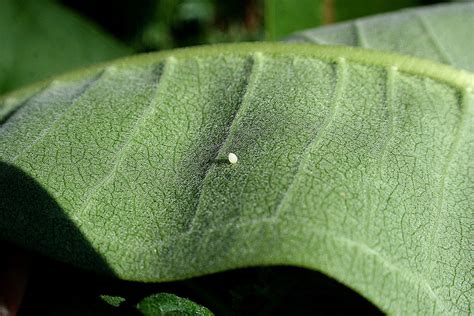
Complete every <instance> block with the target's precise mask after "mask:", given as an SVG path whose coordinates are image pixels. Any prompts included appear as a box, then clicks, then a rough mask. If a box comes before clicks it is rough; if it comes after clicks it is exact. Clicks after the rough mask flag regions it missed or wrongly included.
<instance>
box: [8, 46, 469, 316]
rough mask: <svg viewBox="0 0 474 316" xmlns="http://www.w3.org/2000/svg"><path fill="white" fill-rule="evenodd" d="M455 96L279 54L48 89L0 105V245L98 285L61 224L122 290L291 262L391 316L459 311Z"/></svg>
mask: <svg viewBox="0 0 474 316" xmlns="http://www.w3.org/2000/svg"><path fill="white" fill-rule="evenodd" d="M473 86H474V75H472V74H470V73H467V72H463V71H458V70H455V69H453V68H452V67H449V66H445V65H442V64H438V63H435V62H432V61H428V60H421V59H415V58H411V57H407V56H400V55H396V54H388V53H382V52H377V51H370V50H364V49H356V48H344V47H326V46H316V45H291V44H239V45H221V46H211V47H202V48H193V49H184V50H175V51H169V52H163V53H158V54H149V55H144V56H138V57H132V58H128V59H122V60H120V61H117V62H115V63H113V64H109V65H103V66H99V67H96V68H91V69H88V70H84V71H83V72H76V73H73V74H70V75H67V76H62V77H59V78H57V79H56V80H55V81H52V82H50V83H49V84H39V85H37V86H35V87H31V88H28V89H26V90H22V91H19V92H17V93H16V94H12V95H10V96H9V97H8V98H4V99H2V100H1V101H0V104H1V103H8V104H9V105H10V106H9V109H10V112H6V111H5V112H4V115H3V121H4V123H3V125H2V126H1V128H0V148H1V150H0V161H2V162H3V163H2V164H1V168H0V185H1V186H2V188H0V209H2V212H0V239H6V240H12V241H14V242H16V243H17V244H20V245H22V246H24V247H27V248H30V249H35V250H37V251H40V252H42V253H44V254H47V255H49V256H52V257H54V258H57V259H59V260H62V261H65V262H71V263H74V264H76V265H80V266H82V267H85V268H88V269H95V270H100V271H103V269H102V268H101V267H98V266H97V260H91V261H89V256H90V254H88V253H84V252H83V251H84V248H82V247H78V246H76V245H77V244H78V241H77V238H76V237H74V239H73V240H70V234H71V233H70V231H71V230H70V229H65V230H62V226H61V225H58V222H57V219H58V218H59V217H60V216H64V215H66V216H67V217H68V218H69V220H70V221H71V222H72V223H74V224H75V225H76V226H77V227H78V230H79V231H80V232H82V234H83V236H84V239H85V240H87V241H88V242H89V243H90V246H91V247H92V249H94V250H95V251H96V252H97V253H98V254H100V255H101V256H102V257H103V259H104V261H105V262H107V264H108V267H109V268H110V269H111V270H112V271H113V272H114V273H115V275H116V276H118V277H120V278H123V279H128V280H141V281H167V280H177V279H183V278H188V277H191V276H197V275H202V274H207V273H213V272H217V271H224V270H227V269H234V268H238V267H246V266H257V265H295V266H302V267H307V268H311V269H315V270H319V271H322V272H324V273H325V274H327V275H329V276H332V277H334V278H336V279H337V280H339V281H340V282H343V283H344V284H346V285H348V286H350V287H351V288H353V289H355V290H356V291H358V292H359V293H361V294H362V295H364V296H365V297H367V298H369V299H370V300H371V301H373V302H374V303H376V304H377V305H378V306H379V307H380V308H381V309H382V310H384V311H387V312H390V313H393V314H417V313H418V314H419V313H422V314H440V315H446V314H458V313H459V314H470V312H471V311H472V309H471V308H472V307H471V304H472V299H471V295H470V294H469V293H470V291H471V285H470V282H469V279H470V277H469V275H470V271H471V268H472V264H471V263H472V252H470V239H471V236H472V227H473V225H472V214H471V213H472V206H473V197H474V186H473V185H472V184H473V178H472V172H471V170H472V169H473V168H474V163H473V160H472V159H471V157H472V156H473V155H474V146H473V143H474V121H473V120H474V116H473V106H474V95H473V93H472V87H473ZM12 104H13V105H12ZM12 109H13V110H12ZM230 152H232V153H235V154H236V155H237V157H238V162H237V163H236V164H230V163H229V162H228V160H227V157H228V154H229V153H230ZM15 170H17V171H16V172H15ZM7 171H8V172H7ZM16 173H24V174H26V175H28V176H29V177H31V179H32V180H34V181H35V183H36V184H37V186H38V187H40V188H41V189H42V190H44V191H46V192H47V193H48V194H49V196H50V201H49V202H48V201H43V200H44V198H43V199H42V200H41V201H38V199H37V198H36V196H37V195H36V194H34V193H33V190H31V189H25V188H24V186H23V181H22V180H21V179H22V177H19V176H18V177H17V176H16ZM28 188H29V187H28ZM48 203H49V204H48ZM49 205H56V206H57V208H56V207H54V208H53V207H52V206H49ZM56 210H60V212H63V213H64V215H62V214H57V213H55V212H56ZM60 223H62V222H60Z"/></svg>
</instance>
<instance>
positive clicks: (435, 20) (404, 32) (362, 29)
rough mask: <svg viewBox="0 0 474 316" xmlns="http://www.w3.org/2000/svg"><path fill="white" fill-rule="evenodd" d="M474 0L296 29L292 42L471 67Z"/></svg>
mask: <svg viewBox="0 0 474 316" xmlns="http://www.w3.org/2000/svg"><path fill="white" fill-rule="evenodd" d="M473 16H474V3H472V2H471V3H460V4H443V5H436V6H431V7H421V8H416V9H406V10H402V11H399V12H396V13H389V14H383V15H376V16H373V17H368V18H363V19H358V20H354V21H351V22H346V23H340V24H335V25H330V26H325V27H321V28H317V29H314V30H307V31H303V32H299V33H296V34H295V35H293V36H292V37H290V38H289V39H288V40H289V41H291V42H294V41H296V42H311V43H317V44H328V45H349V46H360V47H365V48H372V49H377V50H385V51H394V52H398V53H402V54H407V55H412V56H417V57H422V58H428V59H432V60H435V61H439V62H443V63H446V64H450V65H453V66H456V67H459V68H463V69H467V70H469V71H474V36H473V34H472V30H473V29H474V18H473Z"/></svg>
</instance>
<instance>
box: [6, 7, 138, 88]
mask: <svg viewBox="0 0 474 316" xmlns="http://www.w3.org/2000/svg"><path fill="white" fill-rule="evenodd" d="M0 38H1V41H2V42H1V49H0V93H2V92H5V91H8V90H12V89H14V88H18V87H19V86H21V85H24V84H27V83H31V82H34V81H38V80H40V79H43V78H45V77H48V76H51V75H53V74H57V73H59V72H63V71H66V70H70V69H73V68H76V67H80V66H85V65H88V64H92V63H96V62H100V61H104V60H108V59H113V58H116V57H119V56H124V55H126V54H127V53H128V52H129V51H128V49H126V48H125V47H124V46H123V45H121V44H119V43H118V42H116V41H115V40H114V39H112V38H111V37H109V36H107V35H106V34H104V33H102V32H101V31H100V30H99V29H98V28H97V27H95V26H94V25H92V24H90V23H89V22H87V21H86V20H84V19H82V18H80V17H79V16H76V15H75V14H73V13H72V12H70V11H68V10H67V9H65V8H63V7H61V6H59V5H57V4H56V3H55V2H54V1H48V0H40V1H38V0H1V2H0Z"/></svg>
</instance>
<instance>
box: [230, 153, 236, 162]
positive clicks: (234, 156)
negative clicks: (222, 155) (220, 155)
mask: <svg viewBox="0 0 474 316" xmlns="http://www.w3.org/2000/svg"><path fill="white" fill-rule="evenodd" d="M229 162H230V163H231V164H235V163H237V155H236V154H234V153H229Z"/></svg>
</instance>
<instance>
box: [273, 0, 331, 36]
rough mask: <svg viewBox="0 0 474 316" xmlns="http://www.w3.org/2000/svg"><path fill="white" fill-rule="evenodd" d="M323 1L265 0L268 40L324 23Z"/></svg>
mask: <svg viewBox="0 0 474 316" xmlns="http://www.w3.org/2000/svg"><path fill="white" fill-rule="evenodd" d="M322 12H323V3H322V1H314V0H299V1H291V0H265V9H264V13H265V32H266V38H267V40H276V39H280V38H282V37H283V36H287V35H289V34H291V33H292V32H295V31H297V30H301V29H305V28H309V27H314V26H318V25H319V24H321V23H322V19H323V16H322Z"/></svg>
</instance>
